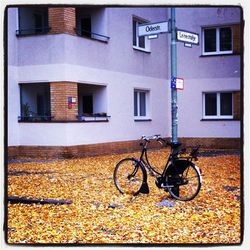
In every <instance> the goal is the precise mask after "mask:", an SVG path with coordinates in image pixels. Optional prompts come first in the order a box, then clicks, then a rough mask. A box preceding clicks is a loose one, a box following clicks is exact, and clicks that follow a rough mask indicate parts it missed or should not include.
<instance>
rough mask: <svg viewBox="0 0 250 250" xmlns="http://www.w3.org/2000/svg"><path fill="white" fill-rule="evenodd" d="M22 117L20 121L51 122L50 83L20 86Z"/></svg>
mask: <svg viewBox="0 0 250 250" xmlns="http://www.w3.org/2000/svg"><path fill="white" fill-rule="evenodd" d="M20 99H21V116H19V121H50V120H51V118H52V117H51V110H50V109H51V108H50V86H49V83H24V84H20Z"/></svg>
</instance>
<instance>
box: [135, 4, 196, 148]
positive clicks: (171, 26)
mask: <svg viewBox="0 0 250 250" xmlns="http://www.w3.org/2000/svg"><path fill="white" fill-rule="evenodd" d="M162 33H171V115H172V143H178V136H177V125H178V119H177V109H178V107H177V90H183V89H184V80H183V79H182V78H179V77H177V49H176V42H183V43H184V46H185V47H189V48H192V45H199V35H198V34H196V33H193V32H190V31H186V30H179V29H177V28H176V26H175V8H171V19H170V20H169V21H165V22H158V23H146V24H141V25H139V26H138V36H147V37H148V38H149V39H153V38H157V37H158V35H159V34H162Z"/></svg>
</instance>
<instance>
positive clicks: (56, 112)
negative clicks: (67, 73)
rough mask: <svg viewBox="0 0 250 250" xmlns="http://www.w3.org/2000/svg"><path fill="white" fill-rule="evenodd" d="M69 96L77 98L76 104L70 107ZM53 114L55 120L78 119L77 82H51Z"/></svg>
mask: <svg viewBox="0 0 250 250" xmlns="http://www.w3.org/2000/svg"><path fill="white" fill-rule="evenodd" d="M68 97H74V98H76V104H72V108H71V109H69V107H68ZM50 98H51V116H53V117H54V118H53V120H55V121H65V120H66V121H72V120H77V117H76V116H77V115H78V100H77V99H78V97H77V83H75V82H51V83H50Z"/></svg>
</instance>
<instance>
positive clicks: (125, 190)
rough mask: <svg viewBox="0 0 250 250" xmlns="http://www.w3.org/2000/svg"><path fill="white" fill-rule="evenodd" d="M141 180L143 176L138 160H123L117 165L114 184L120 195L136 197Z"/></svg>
mask: <svg viewBox="0 0 250 250" xmlns="http://www.w3.org/2000/svg"><path fill="white" fill-rule="evenodd" d="M143 180H144V174H143V170H142V167H141V165H140V162H139V161H138V160H136V159H133V158H125V159H123V160H121V161H120V162H118V163H117V165H116V167H115V171H114V182H115V186H116V188H117V189H118V190H119V192H120V193H122V194H132V195H137V194H138V193H139V192H140V189H141V186H142V184H143Z"/></svg>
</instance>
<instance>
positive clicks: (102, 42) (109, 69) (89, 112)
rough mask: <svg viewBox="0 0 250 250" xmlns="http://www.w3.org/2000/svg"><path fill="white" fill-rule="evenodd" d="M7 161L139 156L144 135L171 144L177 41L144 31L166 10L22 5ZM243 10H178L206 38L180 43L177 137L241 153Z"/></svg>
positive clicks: (13, 18) (15, 16)
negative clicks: (193, 43)
mask: <svg viewBox="0 0 250 250" xmlns="http://www.w3.org/2000/svg"><path fill="white" fill-rule="evenodd" d="M6 13H7V20H8V22H7V30H6V32H7V59H8V60H7V63H8V65H7V71H8V73H7V89H8V96H7V107H8V111H7V116H8V121H7V123H8V155H9V157H15V156H20V155H25V156H32V155H35V156H64V157H71V156H82V155H96V154H102V153H109V152H120V151H124V150H131V149H133V148H136V147H137V145H138V139H139V138H140V137H141V135H153V134H161V135H162V136H164V137H171V103H170V101H171V100H170V93H171V89H170V42H171V41H170V35H169V34H167V33H165V34H161V35H159V37H158V38H157V39H152V40H149V39H148V38H147V37H139V36H138V30H137V27H138V25H140V24H142V23H145V22H150V23H154V22H161V21H166V20H168V19H169V18H170V9H169V8H163V7H161V8H160V7H154V8H150V7H141V8H135V7H126V8H125V7H116V8H115V7H106V6H105V7H103V6H92V7H91V6H72V7H53V6H49V7H48V6H35V5H34V6H32V7H31V6H21V7H9V8H8V9H7V12H6ZM240 23H241V9H240V8H237V7H235V8H217V7H216V8H176V26H177V28H179V29H182V30H190V31H192V32H195V33H197V34H199V38H200V40H199V41H200V43H199V46H193V47H192V48H186V47H184V46H183V43H181V42H178V45H177V53H178V55H177V58H178V63H177V72H178V76H180V77H182V78H184V90H181V91H178V136H179V138H180V140H181V141H183V142H185V143H200V144H202V145H204V146H206V147H207V146H216V145H217V147H224V148H225V147H231V148H237V147H239V142H240V137H241V135H240V117H241V116H240V99H241V98H240V88H241V77H240V76H241V47H240V45H241V41H240V38H241V25H240Z"/></svg>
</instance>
